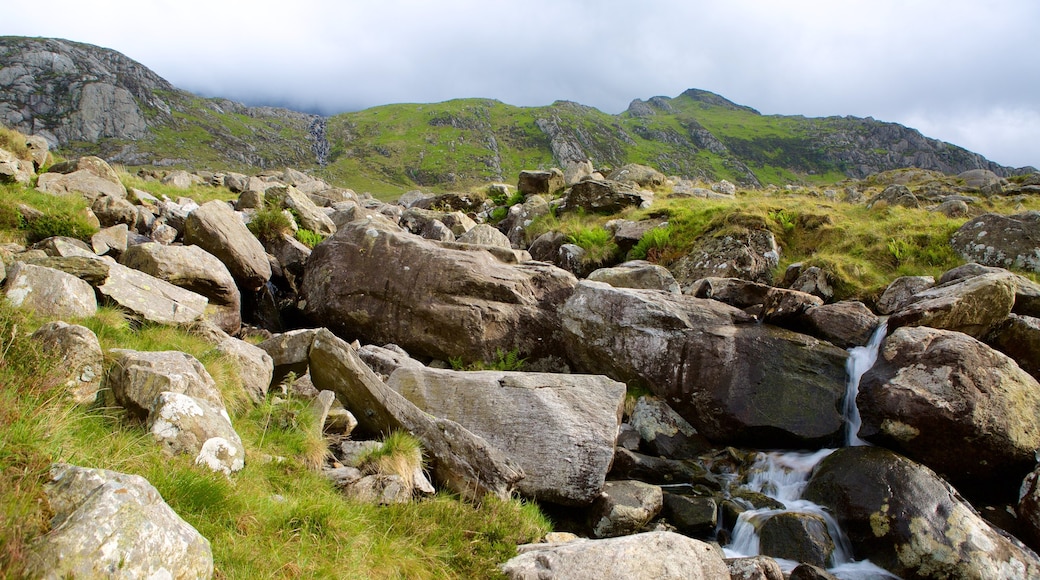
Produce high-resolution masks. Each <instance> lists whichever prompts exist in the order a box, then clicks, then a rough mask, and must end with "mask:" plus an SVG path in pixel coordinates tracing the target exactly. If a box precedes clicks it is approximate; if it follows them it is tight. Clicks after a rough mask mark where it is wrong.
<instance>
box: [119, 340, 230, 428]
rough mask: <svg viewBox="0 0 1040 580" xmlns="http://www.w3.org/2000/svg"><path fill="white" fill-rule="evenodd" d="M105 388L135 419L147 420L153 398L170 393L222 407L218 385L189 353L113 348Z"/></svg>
mask: <svg viewBox="0 0 1040 580" xmlns="http://www.w3.org/2000/svg"><path fill="white" fill-rule="evenodd" d="M108 354H109V355H110V356H112V358H113V360H112V364H111V366H110V367H109V368H108V372H107V373H106V375H105V386H106V387H107V388H108V389H110V391H111V396H112V397H113V398H114V402H115V403H116V404H118V405H119V406H121V407H123V408H124V409H126V411H127V413H128V414H129V415H130V416H131V417H134V418H136V419H139V420H142V421H143V420H144V419H146V418H147V416H148V413H149V412H150V410H151V408H152V405H153V404H154V403H155V399H156V398H157V397H158V396H159V394H160V393H162V392H164V391H169V392H173V393H181V394H184V395H188V396H190V397H193V398H196V399H202V400H205V401H208V402H209V403H212V404H213V405H216V406H218V407H220V408H223V407H224V403H223V400H222V399H221V396H220V391H218V390H217V383H216V381H214V380H213V377H211V376H210V374H209V372H208V371H207V370H206V367H204V366H202V363H200V362H199V361H198V359H196V358H195V357H193V356H191V355H190V354H187V353H183V352H178V351H174V350H168V351H136V350H127V349H112V350H109V351H108Z"/></svg>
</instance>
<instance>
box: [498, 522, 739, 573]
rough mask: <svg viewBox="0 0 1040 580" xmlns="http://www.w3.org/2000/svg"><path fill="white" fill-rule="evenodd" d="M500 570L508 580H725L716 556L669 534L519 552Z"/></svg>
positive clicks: (706, 547) (693, 542)
mask: <svg viewBox="0 0 1040 580" xmlns="http://www.w3.org/2000/svg"><path fill="white" fill-rule="evenodd" d="M519 550H520V555H518V556H516V557H514V558H513V559H511V560H509V561H508V562H506V563H505V564H503V565H502V571H503V572H505V574H506V576H508V577H509V578H510V579H511V580H575V579H578V578H598V579H600V580H717V579H718V578H729V570H728V569H727V568H726V563H725V562H723V560H722V557H721V556H720V555H719V552H718V551H717V550H716V549H715V548H712V547H711V546H710V545H708V544H706V543H704V542H701V541H699V540H694V539H692V538H687V537H686V536H680V535H679V534H676V533H673V532H648V533H645V534H635V535H632V536H625V537H621V538H613V539H609V540H573V541H570V542H566V543H562V544H528V545H525V546H520V547H519Z"/></svg>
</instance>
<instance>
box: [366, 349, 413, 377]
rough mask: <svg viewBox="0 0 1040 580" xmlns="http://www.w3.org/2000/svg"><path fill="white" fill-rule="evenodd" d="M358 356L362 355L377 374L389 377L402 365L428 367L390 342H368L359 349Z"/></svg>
mask: <svg viewBox="0 0 1040 580" xmlns="http://www.w3.org/2000/svg"><path fill="white" fill-rule="evenodd" d="M358 356H360V357H361V360H363V361H365V364H366V365H368V368H370V369H372V370H373V371H375V372H376V373H377V374H380V375H385V376H387V377H389V376H390V375H392V374H393V373H394V371H396V370H397V369H399V368H401V367H408V368H413V369H423V368H426V365H424V364H422V363H421V362H419V361H417V360H415V359H414V358H412V357H410V356H408V353H407V352H405V351H404V349H403V348H401V347H399V346H397V345H396V344H388V345H386V346H375V345H373V344H366V345H365V346H363V347H361V348H359V349H358Z"/></svg>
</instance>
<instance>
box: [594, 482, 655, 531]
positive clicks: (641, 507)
mask: <svg viewBox="0 0 1040 580" xmlns="http://www.w3.org/2000/svg"><path fill="white" fill-rule="evenodd" d="M663 502H664V495H663V493H662V491H661V488H660V487H658V486H656V485H651V484H649V483H643V482H642V481H636V480H622V481H608V482H606V483H605V484H604V485H603V492H602V493H601V494H600V496H599V497H598V498H597V499H596V502H595V503H594V504H593V505H592V508H591V509H590V516H589V521H590V524H591V527H592V535H593V536H594V537H596V538H615V537H617V536H627V535H629V534H634V533H636V532H638V531H639V530H640V529H642V528H643V526H645V525H646V524H648V523H650V520H652V519H654V518H655V517H657V514H659V513H661V507H662V505H663Z"/></svg>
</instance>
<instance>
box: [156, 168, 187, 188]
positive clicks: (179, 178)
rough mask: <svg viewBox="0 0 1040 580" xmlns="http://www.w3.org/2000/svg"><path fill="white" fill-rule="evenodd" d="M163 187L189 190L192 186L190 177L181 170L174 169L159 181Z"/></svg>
mask: <svg viewBox="0 0 1040 580" xmlns="http://www.w3.org/2000/svg"><path fill="white" fill-rule="evenodd" d="M161 183H162V184H163V185H169V186H170V187H175V188H177V189H190V188H191V186H192V185H193V184H194V180H193V179H192V175H191V174H190V173H188V172H187V171H185V170H183V169H175V170H173V171H171V172H170V173H169V174H168V175H166V177H163V178H162V180H161Z"/></svg>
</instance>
